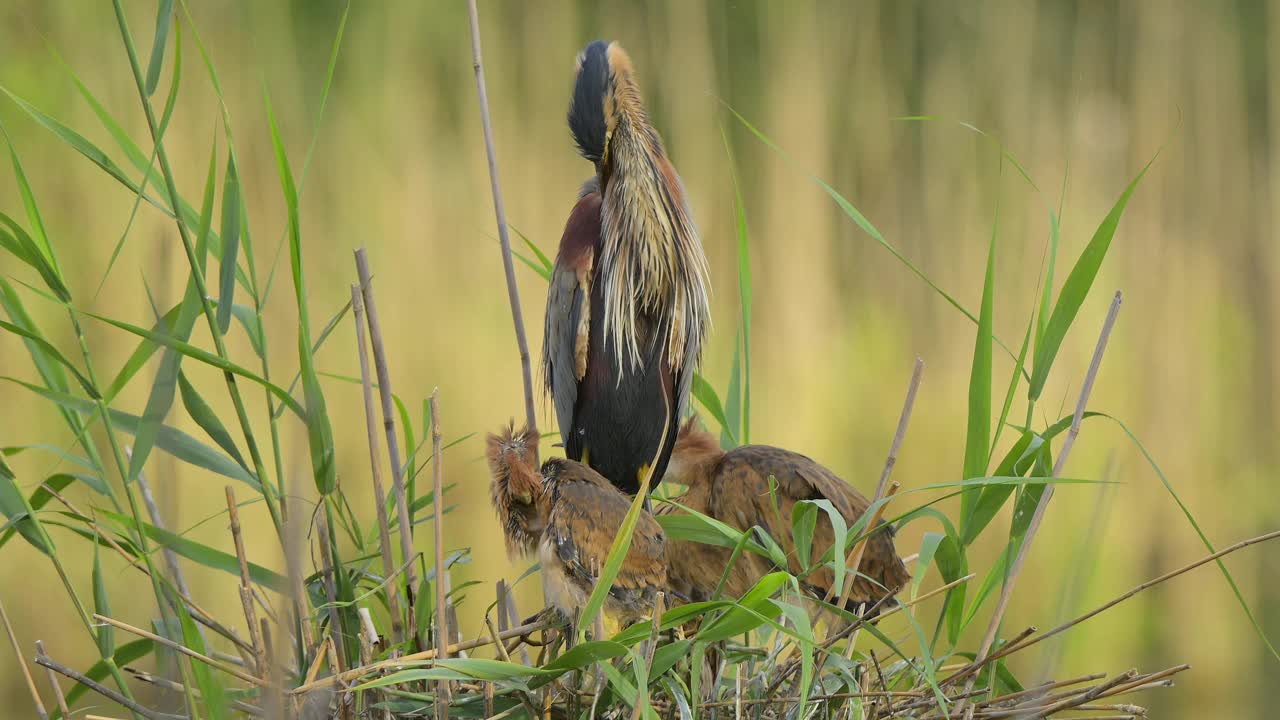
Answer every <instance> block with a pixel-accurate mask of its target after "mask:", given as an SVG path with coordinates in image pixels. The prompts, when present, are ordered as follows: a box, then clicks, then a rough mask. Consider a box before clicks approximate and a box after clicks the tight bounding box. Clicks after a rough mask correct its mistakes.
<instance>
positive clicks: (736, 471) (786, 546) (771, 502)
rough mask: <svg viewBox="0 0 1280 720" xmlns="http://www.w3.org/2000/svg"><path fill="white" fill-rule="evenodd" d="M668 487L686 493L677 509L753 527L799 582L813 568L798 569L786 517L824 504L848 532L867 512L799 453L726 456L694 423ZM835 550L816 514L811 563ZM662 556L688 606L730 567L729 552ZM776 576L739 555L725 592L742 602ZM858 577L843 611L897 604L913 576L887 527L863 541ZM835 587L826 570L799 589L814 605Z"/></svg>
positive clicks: (683, 437) (685, 549)
mask: <svg viewBox="0 0 1280 720" xmlns="http://www.w3.org/2000/svg"><path fill="white" fill-rule="evenodd" d="M770 478H772V479H773V480H772V482H771V481H770ZM666 480H667V481H668V482H673V483H677V484H680V485H685V486H687V487H688V492H687V493H685V494H684V495H681V496H679V497H677V498H674V501H675V502H676V503H679V504H680V505H683V506H685V507H688V508H690V509H692V510H696V511H697V512H700V513H702V514H703V515H707V516H709V517H711V518H714V519H716V520H719V521H721V522H723V523H725V524H727V525H729V526H731V527H733V528H736V529H738V530H741V531H750V530H751V529H752V528H753V527H759V528H760V529H762V530H763V531H764V532H766V533H768V534H769V536H770V537H771V538H773V540H774V541H776V542H777V543H778V545H779V546H780V547H781V548H782V551H783V553H784V554H785V555H786V556H787V558H788V559H789V565H790V567H787V568H782V569H784V570H786V571H788V572H790V573H792V574H793V575H796V576H798V577H801V575H802V573H805V571H806V570H810V569H811V568H804V567H800V562H799V559H798V557H797V554H796V547H795V538H794V536H793V534H792V531H791V517H792V515H791V512H792V510H793V509H794V508H795V506H796V504H797V503H799V502H801V501H803V500H827V501H829V502H830V503H831V505H832V506H833V507H834V508H835V509H836V511H837V512H839V513H840V515H841V516H842V517H843V518H844V520H845V523H847V524H848V525H850V526H851V525H853V523H854V522H856V521H857V520H858V518H859V517H861V516H862V514H863V513H865V512H866V510H867V508H868V506H869V505H870V504H871V503H870V502H869V501H868V500H867V498H866V497H865V496H863V495H862V493H860V492H858V491H857V490H856V489H855V488H853V487H852V486H851V485H849V484H848V483H846V482H845V481H844V480H841V479H840V478H839V477H837V476H836V475H835V474H834V473H832V472H831V471H830V470H828V469H827V468H825V467H823V466H822V465H819V464H818V463H816V462H814V461H813V460H811V459H809V458H808V457H805V456H804V455H801V454H799V453H796V452H791V451H790V450H783V449H782V448H777V447H771V446H768V445H746V446H742V447H738V448H734V449H732V450H729V451H727V452H726V451H724V450H722V449H721V448H720V443H719V442H718V441H717V439H716V438H715V437H714V436H713V435H711V434H710V433H708V432H707V431H705V430H702V429H700V428H698V427H697V425H696V420H695V419H694V418H690V419H689V420H688V421H687V422H686V423H685V424H684V426H683V427H681V429H680V434H679V436H678V438H677V440H676V445H675V450H674V452H673V453H672V455H671V462H670V464H669V465H668V467H667V475H666ZM771 485H772V487H771ZM775 503H776V505H775ZM676 512H680V509H679V508H678V507H676V506H675V505H664V506H663V507H660V508H658V510H657V513H658V514H659V515H663V514H671V513H676ZM834 543H835V532H834V530H833V529H832V527H831V520H830V518H829V517H828V516H827V514H826V513H825V512H819V513H818V518H817V525H816V527H815V528H814V532H813V545H812V554H811V557H812V558H813V561H814V562H816V561H817V560H818V559H819V558H821V557H823V555H824V554H825V553H826V552H827V551H828V550H830V549H831V546H832V545H833V544H834ZM667 555H668V557H669V559H670V563H669V565H668V568H667V574H668V578H669V581H670V583H671V589H672V590H673V591H674V592H675V593H677V594H683V595H685V596H687V597H689V598H691V599H693V600H709V599H711V595H712V593H713V592H714V590H715V587H716V584H717V583H718V582H719V580H720V578H721V576H722V575H724V573H725V569H726V568H727V567H729V559H730V550H729V549H727V548H722V547H718V546H714V545H706V544H702V543H695V542H672V543H671V544H670V546H669V548H668V553H667ZM777 569H779V568H776V567H775V566H774V564H773V563H772V562H770V561H769V560H767V559H766V558H764V557H761V556H759V555H757V554H755V553H752V552H744V553H742V554H741V555H740V556H739V557H738V560H737V561H736V562H735V563H734V565H733V567H732V568H730V569H729V571H728V575H727V578H726V581H725V587H724V591H725V593H726V594H727V595H729V596H732V597H741V596H742V594H744V593H745V592H747V591H748V590H750V589H751V587H752V586H753V585H754V584H755V583H756V582H757V581H758V580H759V579H760V578H761V577H764V576H765V575H766V574H768V573H770V572H773V571H775V570H777ZM858 573H859V576H858V577H857V579H856V580H855V582H854V583H853V589H852V591H851V594H850V596H849V601H848V603H847V604H846V609H847V610H849V611H851V612H860V611H861V610H863V609H867V608H870V607H873V606H876V604H877V603H879V608H878V610H883V609H885V608H886V607H892V606H893V605H895V604H896V601H894V600H893V595H895V594H896V593H897V592H898V591H899V590H900V589H902V587H903V586H904V585H906V583H907V581H908V580H909V579H910V577H911V576H910V575H909V574H908V573H907V569H906V567H905V566H904V565H903V563H902V559H901V558H899V557H898V554H897V552H896V550H895V549H894V545H893V528H892V527H891V526H889V525H885V524H882V525H881V526H879V527H878V528H877V529H876V530H875V531H874V533H873V534H871V535H870V536H869V537H868V540H867V546H866V550H865V551H864V552H863V556H862V563H861V565H860V566H859V568H858ZM834 582H835V573H834V571H833V570H832V569H831V567H830V566H827V565H824V566H822V567H820V568H818V569H816V570H813V571H812V572H809V573H808V574H807V575H803V577H801V585H802V587H804V588H805V589H806V590H807V591H808V592H809V593H810V594H812V595H814V596H816V597H825V596H827V595H828V592H829V591H831V590H832V584H833V583H834ZM840 590H841V588H835V589H834V592H831V593H830V594H831V595H834V596H839V595H840ZM881 599H884V602H880V601H881Z"/></svg>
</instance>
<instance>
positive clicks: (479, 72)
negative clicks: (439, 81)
mask: <svg viewBox="0 0 1280 720" xmlns="http://www.w3.org/2000/svg"><path fill="white" fill-rule="evenodd" d="M467 15H468V17H469V18H470V21H471V65H472V68H473V69H474V70H475V74H476V90H477V91H478V93H479V99H480V124H481V126H482V127H483V128H484V147H485V151H486V153H487V154H488V157H489V186H490V189H491V190H492V192H493V212H494V215H495V216H496V219H497V222H498V241H499V243H500V244H501V246H502V268H503V270H504V271H505V272H506V277H507V300H508V302H510V304H511V322H512V323H514V324H515V328H516V347H517V348H518V349H519V351H520V372H521V378H522V379H523V381H524V414H525V424H526V426H527V427H528V428H529V431H530V432H532V433H533V437H538V416H537V412H536V411H535V410H534V406H533V371H532V369H531V366H530V361H529V340H528V338H527V337H526V335H525V329H524V313H523V312H522V311H521V310H520V289H519V288H518V287H517V286H516V268H515V264H514V263H513V262H512V260H511V238H510V236H509V235H508V232H507V211H506V209H505V208H504V207H503V204H502V187H501V185H500V183H499V182H498V155H497V150H496V149H495V147H494V142H493V121H492V120H491V119H490V117H489V93H488V92H487V91H486V90H485V82H484V64H483V62H481V59H480V15H479V12H478V11H477V10H476V0H467ZM533 460H534V464H535V465H536V464H537V462H538V446H537V445H536V444H535V445H534V447H533Z"/></svg>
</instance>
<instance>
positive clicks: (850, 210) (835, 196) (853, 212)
mask: <svg viewBox="0 0 1280 720" xmlns="http://www.w3.org/2000/svg"><path fill="white" fill-rule="evenodd" d="M725 108H726V109H727V110H728V111H729V112H730V113H732V114H733V116H734V117H735V118H737V119H738V122H741V123H742V124H743V126H745V127H746V128H747V129H748V130H750V131H751V133H752V134H753V135H755V136H756V138H757V139H759V140H760V141H761V142H763V143H764V144H765V145H767V146H768V147H769V149H771V150H773V151H774V152H776V153H778V154H779V155H781V156H782V157H783V158H785V159H787V160H788V161H789V162H793V161H792V160H791V157H790V156H789V155H787V153H786V151H784V150H783V149H782V148H780V147H778V146H777V145H776V144H775V143H774V142H773V141H772V140H770V139H769V137H768V136H767V135H765V134H764V133H763V132H761V131H760V130H759V129H758V128H756V126H754V125H752V124H751V123H750V122H749V121H748V120H747V119H746V118H745V117H743V116H742V115H741V114H739V113H738V111H737V110H734V109H733V108H732V107H730V106H729V105H728V104H727V103H726V104H725ZM806 175H807V177H808V178H809V179H810V180H812V181H813V182H814V183H816V184H817V185H818V187H820V188H822V190H823V192H825V193H827V195H830V196H831V199H832V200H835V201H836V204H837V205H839V206H840V209H841V210H843V211H844V213H845V214H846V215H848V216H849V219H851V220H853V222H854V224H856V225H857V226H858V227H860V228H862V231H863V232H865V233H867V234H868V235H870V236H871V238H872V239H873V240H875V241H876V242H877V243H879V244H880V245H881V246H882V247H884V249H886V250H888V251H889V253H890V254H891V255H893V257H894V258H895V259H897V260H898V262H900V263H902V264H903V265H904V266H906V268H907V269H908V270H910V271H911V272H912V273H913V274H914V275H915V276H916V277H918V278H920V279H921V280H923V281H924V282H925V284H926V285H928V286H929V288H930V289H932V290H933V291H934V292H935V293H937V294H938V295H939V296H940V297H942V299H944V300H946V301H947V303H948V304H949V305H951V307H953V308H955V309H956V310H959V311H960V313H961V314H962V315H964V316H965V317H967V318H969V320H970V321H971V322H973V323H974V324H975V325H976V324H977V323H978V316H976V315H974V314H973V313H971V312H969V310H967V309H966V308H965V307H964V306H963V305H961V304H960V301H958V300H956V299H955V298H954V297H952V296H951V294H950V293H948V292H947V291H945V290H943V289H942V288H941V287H939V286H938V284H937V283H935V282H934V281H933V280H932V279H931V278H930V277H929V276H928V275H926V274H924V271H922V270H920V268H918V267H916V266H915V265H914V264H913V263H912V262H911V261H910V260H908V259H907V257H906V256H905V255H903V254H902V253H901V252H899V251H898V249H897V248H896V247H894V246H893V245H892V244H891V243H890V242H889V241H888V240H886V239H885V237H884V235H881V234H880V231H879V230H877V229H876V227H875V226H874V225H872V224H871V221H870V220H868V219H867V218H866V216H865V215H863V214H862V212H861V211H859V210H858V208H856V207H854V205H853V203H851V202H849V201H848V200H847V199H845V197H844V196H843V195H841V194H840V193H839V192H838V191H836V189H835V188H833V187H831V186H830V185H828V184H827V183H826V182H824V181H823V180H822V179H821V178H818V177H816V176H814V175H808V174H807V173H806ZM994 340H995V343H996V344H997V345H999V346H1000V348H1001V349H1002V350H1004V351H1005V354H1007V355H1008V356H1009V357H1010V358H1013V357H1014V354H1013V351H1012V350H1010V349H1009V346H1007V345H1005V344H1004V342H1003V341H1001V340H1000V338H999V337H994ZM1023 374H1024V375H1026V374H1027V373H1026V371H1025V370H1024V371H1023ZM1028 377H1029V375H1028Z"/></svg>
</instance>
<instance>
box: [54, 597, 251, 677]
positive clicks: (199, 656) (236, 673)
mask: <svg viewBox="0 0 1280 720" xmlns="http://www.w3.org/2000/svg"><path fill="white" fill-rule="evenodd" d="M93 619H94V620H97V621H98V622H104V623H106V624H108V625H111V626H112V627H116V628H119V629H121V630H124V631H125V632H127V633H129V634H131V635H137V636H138V637H142V638H146V639H148V640H150V641H152V642H154V643H159V644H161V645H164V646H165V647H167V648H169V649H171V650H176V651H177V652H179V653H182V654H183V655H186V656H187V657H189V658H192V659H194V660H199V661H200V662H202V663H204V664H206V665H208V666H209V667H211V668H215V669H217V670H221V671H222V672H224V673H226V674H228V675H230V676H232V677H234V678H236V679H238V680H242V681H244V682H247V683H249V684H250V685H254V686H256V687H269V685H270V683H268V682H267V681H265V680H262V679H260V678H256V677H254V676H253V675H250V674H248V673H246V672H242V671H240V670H237V669H236V668H234V667H232V666H231V665H229V664H227V663H223V662H219V661H218V660H214V659H213V658H211V657H209V656H208V655H205V654H203V653H198V652H196V651H195V650H192V649H191V648H189V647H187V646H186V645H183V644H181V643H176V642H174V641H172V640H170V639H169V638H166V637H161V636H159V635H156V634H155V633H151V632H147V631H146V630H143V629H142V628H136V627H134V626H132V625H130V624H128V623H125V622H121V621H119V620H116V619H115V618H109V617H107V616H106V615H100V614H98V613H94V614H93ZM54 669H55V670H56V669H57V668H54Z"/></svg>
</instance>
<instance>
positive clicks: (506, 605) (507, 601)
mask: <svg viewBox="0 0 1280 720" xmlns="http://www.w3.org/2000/svg"><path fill="white" fill-rule="evenodd" d="M497 591H498V629H499V630H506V629H507V628H508V627H514V626H516V625H519V624H520V610H519V608H517V607H516V598H515V596H514V595H512V594H511V588H509V587H507V583H506V581H505V580H499V581H498V587H497ZM504 612H505V613H506V614H505V616H504V615H503V613H504ZM508 652H510V649H508ZM520 662H522V663H524V664H525V665H528V664H529V648H527V647H525V645H524V643H520Z"/></svg>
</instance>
